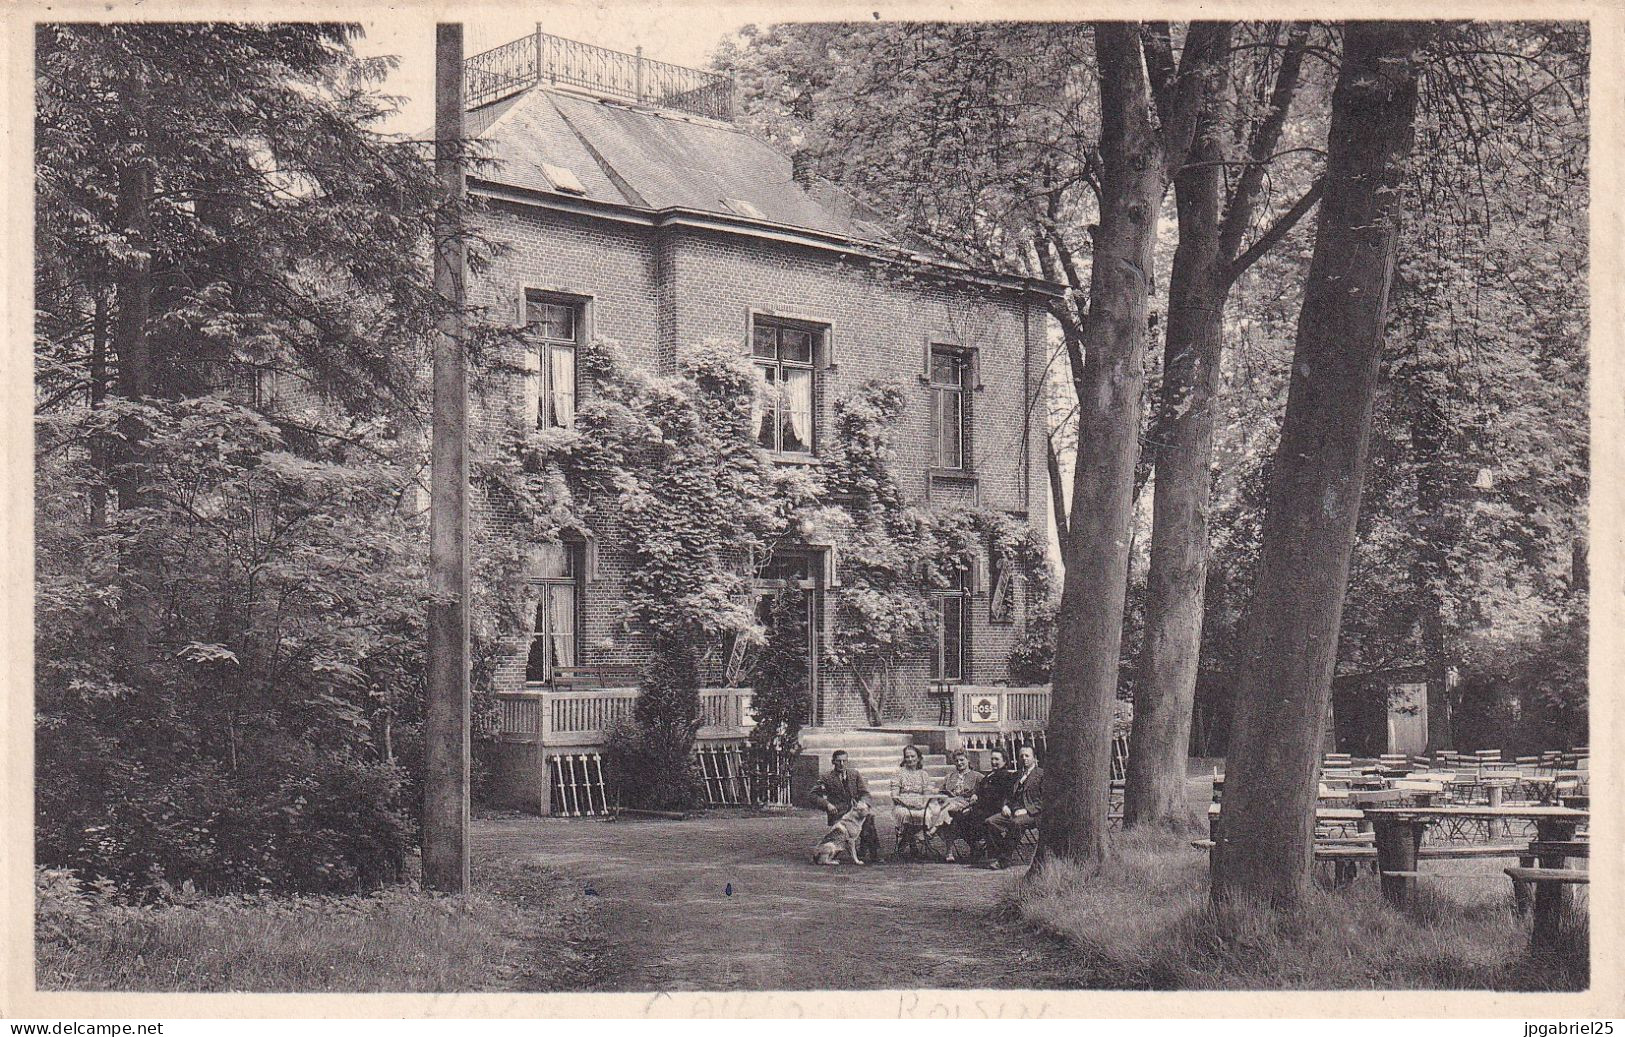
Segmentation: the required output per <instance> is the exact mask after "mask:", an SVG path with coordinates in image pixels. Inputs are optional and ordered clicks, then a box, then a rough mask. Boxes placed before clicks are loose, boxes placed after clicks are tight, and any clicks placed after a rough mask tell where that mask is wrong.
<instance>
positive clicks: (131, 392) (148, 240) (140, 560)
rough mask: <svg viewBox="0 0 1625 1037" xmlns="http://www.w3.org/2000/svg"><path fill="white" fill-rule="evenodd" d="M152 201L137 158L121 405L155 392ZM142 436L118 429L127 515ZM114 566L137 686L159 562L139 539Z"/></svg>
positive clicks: (135, 499) (125, 285)
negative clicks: (118, 574) (152, 319)
mask: <svg viewBox="0 0 1625 1037" xmlns="http://www.w3.org/2000/svg"><path fill="white" fill-rule="evenodd" d="M146 95H147V91H146V84H145V83H143V82H141V81H140V80H137V81H136V83H135V84H134V85H133V87H132V89H131V92H130V103H131V107H132V109H133V110H134V111H135V112H136V113H137V118H139V117H140V113H141V111H142V110H143V109H144V107H145V102H146ZM152 193H153V169H152V164H151V162H150V161H149V160H148V159H147V157H146V156H145V155H136V156H134V157H133V158H132V159H131V160H130V161H129V162H127V163H126V164H125V165H124V167H123V169H121V170H120V172H119V182H118V200H117V204H118V210H117V211H118V219H119V225H120V226H121V227H122V229H123V232H124V237H125V240H126V243H127V245H128V247H129V248H130V250H131V251H132V253H133V255H132V256H131V257H130V258H128V259H126V260H125V261H124V262H123V264H122V266H121V267H120V269H119V270H118V271H117V273H116V275H115V282H114V283H115V286H116V289H117V292H118V315H117V318H116V319H115V320H114V322H113V351H114V353H115V354H116V356H117V361H118V378H117V388H118V395H119V396H120V397H121V398H123V399H124V400H125V401H129V402H135V401H139V400H144V399H146V397H147V396H148V395H150V394H151V393H152V390H153V374H152V366H153V365H152V342H151V338H150V335H149V331H148V327H149V324H150V321H151V317H152ZM145 440H146V432H145V429H144V427H143V425H142V423H141V421H140V420H139V419H137V418H133V417H125V418H123V419H122V420H121V421H120V422H119V441H118V443H117V445H116V446H115V447H114V448H113V450H112V451H111V452H112V453H114V455H115V457H114V464H115V469H114V474H113V486H114V488H115V489H116V491H117V493H118V508H119V510H120V511H125V510H128V509H131V508H136V507H139V506H140V505H141V504H142V491H143V488H144V485H145V479H143V478H142V468H141V460H142V447H143V444H144V443H145ZM136 537H137V538H136V540H135V541H134V542H133V543H132V544H131V545H130V547H129V549H128V550H127V551H126V552H125V554H124V556H123V557H122V558H121V559H120V561H119V573H120V582H121V583H122V584H123V585H124V586H123V594H124V600H125V603H126V604H125V608H124V613H123V622H122V624H121V626H120V628H119V635H118V636H119V641H120V644H121V648H122V651H121V653H120V664H121V665H122V666H123V667H124V668H125V671H126V673H127V674H128V675H129V677H130V680H131V683H132V684H135V685H137V686H139V685H140V683H141V681H142V679H143V677H144V676H145V669H146V665H147V657H148V648H149V646H150V645H151V643H152V638H153V632H154V630H155V629H156V627H157V610H158V607H159V606H158V602H157V601H156V599H155V596H154V595H153V594H152V592H151V590H150V588H151V585H152V579H153V577H154V576H155V575H156V574H155V573H154V572H153V570H154V569H155V568H156V567H157V565H158V560H157V558H156V557H155V556H154V554H153V552H151V551H150V550H149V549H148V548H147V547H146V546H145V545H144V544H143V543H142V542H141V540H140V531H139V530H138V531H137V532H136Z"/></svg>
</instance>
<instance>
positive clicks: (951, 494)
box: [465, 32, 1058, 729]
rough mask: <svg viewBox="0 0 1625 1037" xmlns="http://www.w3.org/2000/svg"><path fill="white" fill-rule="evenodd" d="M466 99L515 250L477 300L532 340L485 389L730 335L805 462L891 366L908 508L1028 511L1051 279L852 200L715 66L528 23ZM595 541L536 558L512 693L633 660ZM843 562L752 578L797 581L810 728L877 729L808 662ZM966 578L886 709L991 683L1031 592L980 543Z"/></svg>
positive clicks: (918, 706)
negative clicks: (950, 254)
mask: <svg viewBox="0 0 1625 1037" xmlns="http://www.w3.org/2000/svg"><path fill="white" fill-rule="evenodd" d="M465 91H466V93H467V97H468V103H469V105H470V108H469V112H468V116H467V120H468V124H467V132H468V133H469V135H470V136H477V137H478V138H479V139H480V140H482V141H484V142H485V147H486V152H487V154H489V155H490V156H491V157H493V158H494V159H495V160H496V162H495V164H493V165H491V166H489V167H482V168H475V169H471V170H470V177H469V190H470V192H471V193H472V194H474V195H476V196H478V197H479V198H481V199H483V201H484V202H485V211H484V214H483V215H482V216H481V225H480V227H479V228H478V229H479V233H481V234H482V235H484V236H486V237H488V238H490V239H492V240H495V241H498V242H501V243H503V244H504V245H505V246H507V247H506V249H505V250H504V251H503V253H502V254H500V255H498V256H497V257H495V258H494V260H493V262H492V264H491V265H490V266H489V268H487V269H485V270H484V271H483V272H482V273H481V274H480V275H479V276H478V277H476V278H474V279H472V280H471V283H470V286H469V296H470V301H471V302H475V303H478V304H482V305H485V306H487V307H489V308H490V312H493V313H496V314H499V315H502V314H511V315H512V317H513V319H514V320H515V321H522V322H524V323H525V324H526V325H528V326H529V327H530V328H531V335H530V341H531V342H532V343H534V346H533V347H531V348H532V351H531V352H530V354H529V355H528V356H525V357H521V358H514V359H515V360H516V362H517V363H519V364H522V365H524V366H525V367H526V369H527V370H531V371H533V372H535V373H534V375H533V376H532V377H531V378H529V379H527V381H526V385H527V388H526V390H525V397H524V399H522V400H520V399H515V400H509V401H499V403H501V404H503V405H508V406H519V407H524V408H525V409H526V413H528V414H532V413H533V414H534V415H535V416H536V420H537V421H538V422H542V423H554V424H568V422H569V421H570V419H571V416H572V415H573V413H574V408H575V403H576V394H577V393H578V391H588V390H587V389H586V387H585V386H578V385H577V383H576V378H575V363H574V355H575V354H574V350H575V349H576V348H577V347H578V346H579V345H580V344H581V343H583V342H586V341H589V340H591V339H594V338H599V337H601V338H607V339H613V340H615V341H616V342H618V343H619V344H620V346H621V347H622V349H623V351H624V354H625V355H626V356H627V357H628V358H630V360H631V361H632V362H634V363H638V364H643V365H647V366H648V368H649V369H651V370H655V371H670V370H673V369H674V367H675V364H676V357H677V351H678V347H679V344H683V343H688V342H700V341H706V340H728V341H737V342H738V344H739V349H740V351H741V354H742V355H749V356H750V357H752V359H753V362H754V363H755V365H756V367H757V371H758V373H759V375H760V376H761V378H762V380H763V382H764V383H766V384H767V385H769V386H771V387H773V388H774V389H775V390H776V394H775V395H776V400H777V402H776V403H775V402H769V403H767V404H765V405H764V408H765V409H764V411H763V413H762V414H761V416H760V419H759V424H758V435H759V443H760V445H761V446H762V448H763V449H765V450H768V451H770V452H771V454H772V456H773V457H774V459H775V460H776V461H777V462H779V463H781V464H785V465H818V464H820V463H821V462H820V458H821V455H823V454H824V453H825V451H826V450H827V447H828V429H829V427H830V421H831V415H832V407H833V404H834V401H835V400H837V399H839V398H841V397H842V396H843V395H845V394H847V393H850V392H852V391H853V390H854V389H856V388H857V387H858V386H860V385H862V384H863V383H864V382H866V381H869V380H871V379H882V380H886V381H890V382H892V383H894V384H897V385H899V386H901V387H902V388H903V389H904V391H905V392H906V393H907V395H908V410H907V413H906V415H905V419H904V424H903V426H902V427H901V428H900V429H899V430H898V441H897V449H898V454H899V460H900V462H901V473H902V476H903V488H904V491H905V493H906V494H907V495H908V496H909V498H910V499H911V500H912V501H914V502H917V503H929V504H932V505H936V504H943V505H954V504H969V505H976V506H980V507H988V508H996V509H999V510H1001V511H1003V512H1005V513H1007V514H1009V515H1011V516H1013V517H1016V518H1020V519H1027V518H1028V517H1029V516H1030V517H1031V519H1032V521H1034V522H1035V523H1037V524H1040V525H1042V523H1043V522H1044V520H1045V512H1044V510H1043V509H1044V508H1045V507H1046V502H1047V499H1048V498H1047V496H1046V494H1047V489H1046V484H1045V482H1044V480H1045V479H1046V478H1047V475H1046V471H1045V467H1044V465H1043V464H1042V457H1041V456H1040V457H1039V463H1036V464H1035V463H1034V454H1035V451H1038V450H1041V449H1042V444H1043V441H1044V440H1043V436H1044V434H1045V430H1044V427H1043V421H1044V415H1043V408H1042V407H1041V406H1037V405H1035V401H1038V400H1040V399H1041V392H1042V381H1043V374H1044V365H1045V359H1046V355H1047V351H1048V350H1047V338H1048V317H1047V306H1048V302H1049V299H1050V297H1051V296H1052V295H1053V294H1054V293H1055V292H1056V291H1057V290H1058V289H1057V287H1056V286H1054V285H1052V284H1049V283H1047V282H1043V281H1038V280H1034V279H1031V278H1025V277H1020V276H1012V275H1009V274H1005V273H1000V272H996V271H990V270H972V269H967V268H965V267H963V266H957V265H954V264H951V263H948V262H946V261H941V260H937V259H933V258H931V257H929V256H926V255H922V254H920V253H918V252H915V251H912V250H910V249H908V248H906V247H904V246H903V245H901V244H900V243H899V242H897V241H895V240H894V239H892V238H891V237H890V236H889V235H888V233H887V232H886V231H885V230H883V229H882V228H881V227H880V226H879V225H878V224H877V223H876V222H875V221H874V219H873V214H872V213H869V212H867V211H866V210H865V209H864V207H863V206H862V205H861V204H859V203H857V202H856V201H854V200H853V199H852V198H850V197H848V196H847V195H845V194H844V193H842V192H840V191H839V190H836V189H834V188H833V187H831V186H830V185H828V184H826V183H824V182H822V181H819V180H818V179H816V178H815V177H812V176H810V175H808V174H807V172H806V171H805V170H804V169H802V168H801V167H800V164H799V163H797V162H795V161H793V160H792V159H791V158H790V157H788V156H785V155H783V154H781V153H779V152H778V151H776V150H774V149H773V148H772V147H770V146H769V145H767V144H765V143H763V142H762V141H760V140H757V139H755V138H753V137H751V136H750V135H748V134H746V133H745V132H743V131H741V130H740V129H738V128H736V127H735V126H733V125H732V124H731V123H730V122H729V121H728V116H729V115H730V114H731V112H730V109H731V100H732V84H731V83H730V82H729V81H728V80H727V79H725V78H723V77H718V76H715V75H712V74H710V73H705V72H700V71H697V70H690V69H681V68H677V67H676V66H670V65H664V64H662V63H659V62H652V61H646V60H644V59H643V58H642V57H641V55H639V56H633V55H625V54H617V53H615V52H610V51H603V50H601V49H599V48H593V47H586V46H584V45H581V44H576V43H572V42H570V41H565V40H560V39H558V38H556V37H551V36H546V35H544V34H542V33H539V32H538V33H537V34H536V35H535V36H534V37H526V38H523V39H520V40H516V41H514V42H513V43H510V44H507V45H505V46H504V47H501V48H497V49H496V50H495V51H489V52H486V53H485V54H481V55H476V56H475V57H473V58H470V59H469V60H468V62H467V63H466V65H465ZM906 271H912V272H913V273H912V274H911V275H909V274H906ZM921 271H924V273H925V276H920V272H921ZM474 427H475V429H476V433H475V434H478V428H479V425H478V422H477V421H476V423H475V425H474ZM594 533H595V534H596V535H595V538H594V541H593V543H591V544H586V545H573V546H571V545H567V549H565V550H562V551H558V552H555V553H553V554H550V555H549V556H548V558H549V560H548V561H547V562H546V563H544V564H545V565H546V566H547V571H546V572H544V573H537V574H536V580H537V582H539V583H542V584H544V587H543V588H541V589H534V588H533V589H532V590H531V593H532V594H533V595H535V596H537V598H538V601H539V606H538V609H537V626H538V629H537V631H536V633H535V635H534V638H533V640H532V642H531V644H530V646H528V647H527V646H523V645H520V646H516V651H515V652H514V653H513V658H512V659H511V661H510V662H509V663H508V664H505V666H504V668H503V669H502V671H501V675H500V678H499V685H500V690H502V691H503V692H511V693H513V694H516V695H518V694H523V693H527V692H528V693H530V694H532V695H535V694H541V695H543V696H544V697H545V694H546V693H547V692H548V690H549V689H557V688H559V687H561V682H560V681H558V680H557V679H556V677H557V674H558V673H559V671H561V670H562V671H563V672H565V673H566V674H569V675H570V679H569V680H568V681H565V682H562V683H563V684H571V685H572V686H574V683H572V682H575V683H579V682H580V681H582V680H583V679H585V680H587V681H589V682H590V680H591V678H590V674H588V675H586V676H585V677H583V675H582V674H580V673H577V672H576V671H578V670H581V669H583V668H587V669H591V668H599V669H600V670H602V671H603V672H609V671H617V672H626V670H627V669H629V668H630V667H631V666H633V665H635V664H637V663H639V662H640V661H641V659H642V655H640V645H639V644H638V641H637V639H636V638H635V637H630V638H629V637H627V636H626V633H625V631H624V629H623V611H624V610H623V608H622V602H623V600H624V599H623V593H622V588H623V582H624V580H625V577H626V573H627V568H628V565H629V555H628V552H627V551H626V550H625V549H624V547H623V546H622V545H620V544H619V543H617V540H616V535H615V530H614V528H613V521H612V519H607V518H606V519H603V520H601V521H597V522H595V524H594ZM832 546H833V547H835V548H836V550H835V551H834V553H833V555H832V554H831V551H830V548H831V547H832ZM832 559H833V560H832ZM838 559H839V551H838V545H807V547H806V550H805V551H799V552H792V553H788V554H786V555H785V556H783V557H776V558H774V559H772V560H770V561H769V563H768V565H767V567H766V568H765V569H763V570H762V576H763V579H764V580H771V581H772V585H774V586H778V587H792V588H795V589H796V590H798V591H800V592H802V593H803V594H804V595H805V598H806V602H807V608H808V610H809V613H808V614H809V618H810V620H811V622H809V623H808V624H807V629H808V632H809V633H808V637H809V641H810V643H809V645H808V668H809V674H810V676H811V677H812V680H813V686H814V687H815V688H816V689H817V693H816V695H815V696H814V698H815V702H814V704H813V712H812V715H811V716H809V717H808V720H809V722H810V723H811V724H812V725H813V726H814V727H826V728H836V729H849V728H856V727H862V726H866V725H868V724H869V718H868V717H867V716H866V714H865V709H864V706H863V703H862V701H861V698H860V696H859V694H858V692H857V691H856V690H855V688H854V687H852V686H851V682H850V681H849V680H844V679H843V678H842V677H841V676H840V675H839V674H832V673H825V672H819V663H818V656H819V651H818V644H817V639H818V638H819V637H820V636H823V634H822V631H823V624H822V623H821V622H820V616H821V615H822V614H823V612H824V610H826V609H827V608H828V607H829V605H830V601H831V598H832V596H833V595H836V594H839V593H840V590H839V586H838V585H839V579H840V574H839V561H838ZM975 572H976V575H975V576H973V577H972V578H970V579H968V580H967V581H966V584H967V585H966V586H964V587H962V588H958V589H954V590H951V591H946V592H943V593H942V594H941V595H940V600H939V603H940V608H941V614H942V618H943V622H942V628H943V630H942V633H941V635H940V636H939V637H938V640H937V646H936V649H935V651H934V653H928V654H929V656H930V657H927V656H925V655H922V657H920V658H918V659H917V660H914V661H913V662H912V664H911V665H910V666H909V667H908V668H907V670H906V672H904V673H902V674H901V677H902V679H901V680H900V681H899V685H900V689H899V692H900V693H899V694H897V695H896V696H895V700H894V701H893V702H891V703H889V704H888V709H887V715H886V716H885V717H884V718H883V721H884V723H885V724H886V725H887V726H892V725H896V726H898V727H901V728H907V727H911V726H914V727H928V726H933V725H938V724H939V722H940V720H941V718H942V715H943V710H942V702H941V691H942V688H943V686H945V685H951V684H966V685H972V684H974V685H999V684H1006V683H1008V679H1009V671H1008V658H1009V654H1010V650H1011V648H1012V646H1013V644H1014V643H1015V641H1016V639H1017V637H1018V636H1019V633H1020V631H1021V630H1022V627H1023V623H1024V622H1025V619H1026V615H1027V611H1028V609H1029V605H1030V603H1029V602H1027V601H1025V600H1024V597H1025V596H1024V594H1023V593H1022V589H1021V587H1020V585H1019V581H1016V580H1014V579H1011V578H1006V576H1005V575H1003V574H999V573H996V572H990V571H989V569H988V566H987V564H986V560H985V559H983V560H981V564H980V565H979V566H977V567H976V569H975ZM610 642H613V647H598V648H595V647H594V646H604V645H608V644H609V643H610ZM933 689H936V691H937V692H938V694H937V695H935V696H934V695H933V694H932V692H933ZM736 719H737V718H736ZM724 726H726V725H724Z"/></svg>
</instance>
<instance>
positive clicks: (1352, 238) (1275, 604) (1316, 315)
mask: <svg viewBox="0 0 1625 1037" xmlns="http://www.w3.org/2000/svg"><path fill="white" fill-rule="evenodd" d="M1431 31H1432V30H1431V29H1430V28H1429V27H1428V25H1427V24H1426V23H1399V22H1350V23H1347V24H1346V25H1345V26H1344V45H1343V65H1342V69H1341V72H1340V73H1339V76H1338V83H1337V89H1336V91H1335V92H1334V94H1333V96H1332V121H1331V132H1330V140H1329V144H1328V148H1327V161H1326V177H1325V193H1324V195H1323V197H1322V201H1321V212H1320V224H1319V227H1318V228H1317V231H1316V235H1315V250H1314V258H1313V259H1312V260H1311V262H1310V267H1309V276H1308V280H1307V282H1306V284H1305V286H1304V300H1303V309H1302V311H1301V313H1300V315H1299V319H1298V334H1297V346H1296V349H1295V351H1294V354H1293V363H1292V380H1291V385H1290V387H1289V389H1288V394H1287V406H1286V418H1285V421H1284V423H1283V425H1282V428H1281V443H1280V446H1279V448H1278V449H1277V450H1276V453H1275V465H1274V472H1273V477H1272V479H1271V485H1270V495H1269V506H1268V510H1267V511H1266V513H1265V518H1264V537H1263V541H1264V542H1263V550H1262V553H1261V557H1260V559H1259V571H1258V578H1257V583H1256V584H1255V587H1254V592H1253V600H1252V604H1251V607H1250V610H1249V617H1248V622H1247V624H1246V628H1247V632H1246V635H1245V636H1246V641H1245V645H1246V647H1245V654H1244V656H1243V663H1242V674H1241V681H1240V686H1239V690H1238V694H1237V697H1236V712H1235V718H1234V720H1233V726H1232V730H1231V739H1230V754H1229V759H1228V763H1227V769H1228V774H1227V780H1226V783H1225V797H1224V814H1223V817H1222V820H1221V823H1220V826H1219V833H1218V846H1217V847H1215V853H1216V854H1217V857H1216V860H1215V862H1214V863H1215V870H1214V877H1213V896H1214V897H1215V898H1216V899H1224V898H1226V897H1230V896H1235V895H1242V896H1247V897H1256V898H1259V899H1262V900H1267V901H1270V902H1272V903H1286V902H1291V901H1294V900H1297V899H1299V898H1300V897H1301V896H1302V895H1303V893H1304V891H1305V889H1306V887H1307V885H1308V881H1309V871H1310V864H1311V861H1312V859H1313V849H1314V846H1313V842H1314V840H1313V835H1314V807H1315V788H1316V784H1315V777H1316V765H1317V763H1318V755H1319V748H1320V740H1321V731H1322V729H1323V728H1324V726H1325V722H1326V713H1327V709H1328V707H1329V704H1330V698H1331V677H1332V668H1333V665H1334V663H1335V661H1336V654H1337V631H1338V624H1339V623H1340V622H1341V620H1342V613H1343V594H1344V591H1345V590H1346V589H1347V585H1348V571H1349V556H1350V552H1351V550H1352V547H1353V544H1354V528H1355V520H1356V518H1357V517H1358V515H1359V510H1360V493H1361V489H1362V486H1363V483H1364V478H1365V464H1366V451H1367V446H1368V441H1369V438H1370V429H1371V406H1372V398H1373V395H1374V392H1375V386H1376V380H1377V369H1378V365H1379V363H1380V361H1381V343H1382V330H1383V323H1384V321H1385V319H1386V316H1387V305H1388V289H1389V284H1390V282H1391V280H1392V274H1393V266H1394V256H1395V252H1396V249H1397V241H1398V227H1399V216H1400V205H1401V190H1400V188H1401V181H1402V177H1403V173H1404V166H1405V162H1406V158H1407V156H1408V155H1409V154H1410V150H1411V142H1412V133H1413V127H1414V121H1415V114H1416V94H1417V85H1416V84H1417V68H1416V63H1415V60H1414V59H1415V54H1416V50H1417V48H1418V47H1419V46H1420V45H1421V43H1422V42H1423V41H1424V39H1425V38H1426V36H1427V35H1428V34H1429V33H1430V32H1431Z"/></svg>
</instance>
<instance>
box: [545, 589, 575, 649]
mask: <svg viewBox="0 0 1625 1037" xmlns="http://www.w3.org/2000/svg"><path fill="white" fill-rule="evenodd" d="M547 603H548V609H547V623H548V645H549V649H550V650H549V655H550V656H551V658H550V659H549V660H548V662H549V664H550V665H549V669H551V668H552V667H557V666H574V665H575V664H576V589H575V587H574V586H573V585H570V584H552V585H550V586H549V587H548V588H547Z"/></svg>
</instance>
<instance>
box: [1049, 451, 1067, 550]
mask: <svg viewBox="0 0 1625 1037" xmlns="http://www.w3.org/2000/svg"><path fill="white" fill-rule="evenodd" d="M1044 463H1045V465H1047V466H1048V468H1049V502H1050V507H1051V508H1052V509H1053V514H1054V516H1055V540H1056V542H1057V543H1060V544H1065V543H1066V542H1067V532H1066V486H1065V484H1063V483H1062V482H1061V459H1060V458H1059V457H1056V456H1055V439H1054V437H1052V436H1045V437H1044ZM1061 563H1062V564H1063V565H1064V564H1065V563H1066V559H1065V558H1064V557H1063V558H1062V559H1061Z"/></svg>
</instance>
